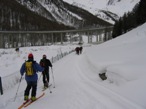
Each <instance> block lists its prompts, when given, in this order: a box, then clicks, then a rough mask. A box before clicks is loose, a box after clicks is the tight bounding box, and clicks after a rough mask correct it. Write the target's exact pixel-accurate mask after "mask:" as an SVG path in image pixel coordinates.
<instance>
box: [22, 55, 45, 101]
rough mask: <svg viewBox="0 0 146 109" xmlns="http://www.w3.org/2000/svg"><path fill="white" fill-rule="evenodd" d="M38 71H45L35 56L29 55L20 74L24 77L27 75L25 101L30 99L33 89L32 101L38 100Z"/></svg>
mask: <svg viewBox="0 0 146 109" xmlns="http://www.w3.org/2000/svg"><path fill="white" fill-rule="evenodd" d="M38 71H39V72H42V71H44V68H43V67H41V66H40V65H39V64H38V63H37V62H36V61H34V59H33V54H32V53H30V54H29V55H28V60H27V61H26V62H24V63H23V64H22V66H21V68H20V74H21V76H23V75H24V73H25V80H26V82H27V87H26V89H25V92H24V100H28V99H29V92H30V89H32V91H31V100H33V101H34V100H36V91H37V80H38V75H37V72H38Z"/></svg>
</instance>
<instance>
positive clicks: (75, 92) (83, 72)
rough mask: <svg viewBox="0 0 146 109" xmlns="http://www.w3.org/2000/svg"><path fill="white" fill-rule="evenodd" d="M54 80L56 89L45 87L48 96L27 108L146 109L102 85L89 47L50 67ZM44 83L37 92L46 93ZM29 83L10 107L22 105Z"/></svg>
mask: <svg viewBox="0 0 146 109" xmlns="http://www.w3.org/2000/svg"><path fill="white" fill-rule="evenodd" d="M52 73H53V75H54V80H55V88H53V86H54V83H53V79H52ZM38 77H40V75H39V76H38ZM50 81H51V83H52V86H51V88H50V89H51V91H52V93H50V90H49V89H47V90H45V96H44V97H42V98H41V99H39V100H38V101H36V102H35V103H33V104H31V105H30V106H28V107H26V108H25V109H142V108H140V107H138V106H137V105H135V104H134V103H132V102H130V101H128V100H127V99H126V98H124V97H122V96H120V95H119V94H118V93H116V92H114V91H112V90H110V89H108V88H106V87H105V86H104V85H102V82H103V81H101V79H100V78H99V77H98V73H97V69H95V68H94V66H92V63H90V61H89V60H88V57H87V56H86V51H84V52H83V54H81V55H76V54H75V53H72V54H70V55H68V56H66V57H64V58H63V59H61V60H59V61H58V62H56V63H54V64H53V72H52V71H51V69H50ZM42 86H43V84H42V80H41V79H40V80H39V81H38V89H37V95H40V94H41V93H43V92H42V91H41V88H42ZM22 87H23V88H22ZM25 87H26V82H25V80H23V81H22V83H21V88H20V90H19V93H18V96H17V98H16V101H15V102H14V103H10V102H9V103H8V104H7V106H6V109H9V108H10V107H11V105H15V106H16V107H19V106H20V105H21V103H22V102H23V92H24V90H25ZM16 88H17V87H16ZM14 94H15V93H14ZM13 107H14V106H13ZM113 107H114V108H113Z"/></svg>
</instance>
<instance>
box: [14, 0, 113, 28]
mask: <svg viewBox="0 0 146 109" xmlns="http://www.w3.org/2000/svg"><path fill="white" fill-rule="evenodd" d="M17 1H18V2H19V3H21V4H22V5H24V6H26V7H28V8H29V9H30V10H32V11H34V12H36V13H38V14H40V15H41V16H44V17H46V18H47V19H49V20H52V21H56V22H59V23H63V24H65V25H67V26H71V27H75V28H79V27H81V26H83V23H84V24H85V22H87V23H86V24H88V26H92V25H98V26H103V25H101V24H99V23H98V22H95V21H98V20H99V18H97V17H95V16H94V15H92V14H91V13H89V12H88V11H86V13H87V14H88V13H89V14H90V16H86V14H84V16H85V17H82V16H81V15H80V13H82V11H84V10H83V9H82V10H81V9H79V8H78V10H77V9H76V8H77V7H76V6H71V7H72V8H73V10H77V11H78V12H73V11H71V10H69V9H67V8H66V6H67V5H69V4H67V3H64V2H63V1H62V0H55V1H53V0H32V1H30V0H17ZM65 5H66V6H65ZM68 7H69V6H68ZM82 14H83V13H82ZM89 14H88V15H89ZM89 17H95V19H94V20H89V19H88V18H89ZM83 21H85V22H83ZM100 22H101V23H102V22H105V23H103V24H106V25H111V24H109V23H108V22H106V21H104V20H102V19H100Z"/></svg>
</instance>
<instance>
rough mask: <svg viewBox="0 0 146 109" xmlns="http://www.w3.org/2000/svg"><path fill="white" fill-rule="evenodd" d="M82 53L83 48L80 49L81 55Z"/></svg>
mask: <svg viewBox="0 0 146 109" xmlns="http://www.w3.org/2000/svg"><path fill="white" fill-rule="evenodd" d="M82 51H83V47H82V46H81V47H80V54H82Z"/></svg>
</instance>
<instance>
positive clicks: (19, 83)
mask: <svg viewBox="0 0 146 109" xmlns="http://www.w3.org/2000/svg"><path fill="white" fill-rule="evenodd" d="M21 80H22V76H21V78H20V80H19V85H18V88H17V91H16V95H15V98H14V101H15V100H16V97H17V93H18V90H19V87H20V83H21Z"/></svg>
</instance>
